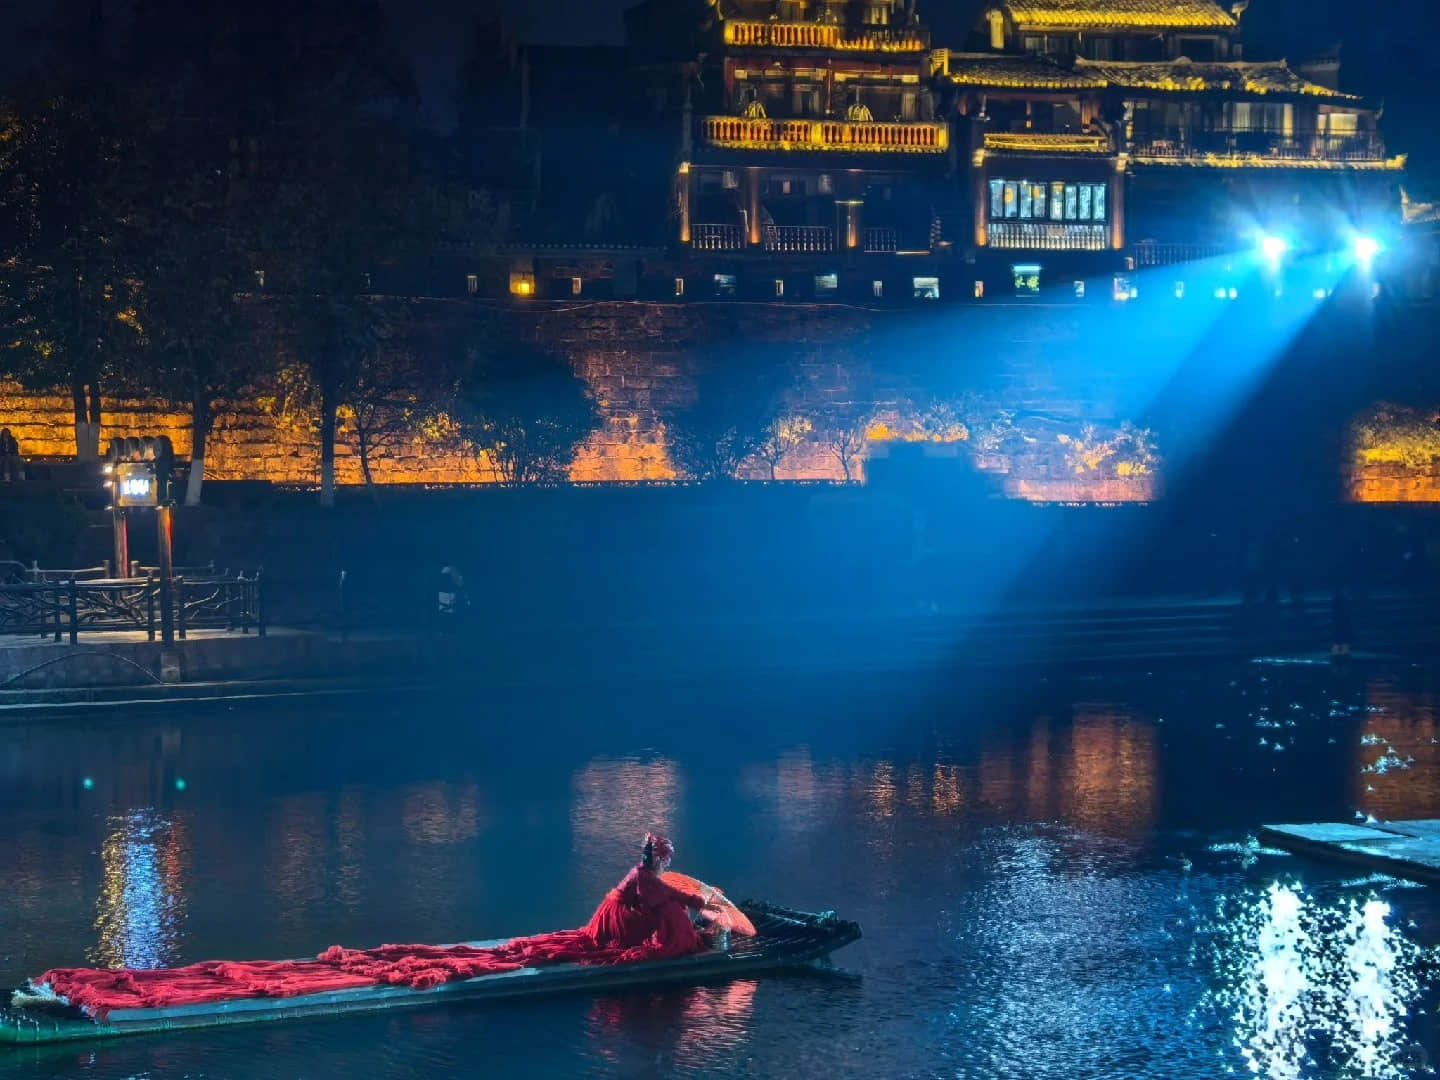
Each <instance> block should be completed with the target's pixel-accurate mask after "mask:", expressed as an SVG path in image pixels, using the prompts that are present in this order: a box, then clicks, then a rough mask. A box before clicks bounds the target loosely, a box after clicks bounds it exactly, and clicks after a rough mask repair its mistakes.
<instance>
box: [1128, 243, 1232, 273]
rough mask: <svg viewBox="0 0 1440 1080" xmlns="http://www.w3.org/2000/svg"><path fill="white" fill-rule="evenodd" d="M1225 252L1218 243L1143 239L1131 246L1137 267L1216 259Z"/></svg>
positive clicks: (1131, 252) (1131, 253)
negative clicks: (1171, 242)
mask: <svg viewBox="0 0 1440 1080" xmlns="http://www.w3.org/2000/svg"><path fill="white" fill-rule="evenodd" d="M1224 254H1225V249H1224V248H1223V247H1221V246H1219V245H1218V244H1159V243H1155V242H1154V241H1149V240H1142V241H1140V243H1138V244H1135V245H1133V246H1132V247H1131V248H1130V255H1131V257H1132V258H1133V259H1134V260H1135V268H1136V269H1137V270H1138V269H1142V268H1144V267H1147V266H1171V265H1173V264H1175V263H1187V262H1199V261H1200V260H1201V259H1214V258H1218V257H1219V256H1221V255H1224Z"/></svg>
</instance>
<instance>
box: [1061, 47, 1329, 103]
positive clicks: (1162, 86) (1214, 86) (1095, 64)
mask: <svg viewBox="0 0 1440 1080" xmlns="http://www.w3.org/2000/svg"><path fill="white" fill-rule="evenodd" d="M1075 70H1076V71H1077V72H1083V73H1085V74H1088V75H1092V76H1094V77H1096V78H1098V79H1100V80H1102V81H1103V82H1106V83H1109V84H1110V85H1111V86H1120V87H1127V88H1129V89H1132V90H1169V91H1173V92H1176V93H1189V94H1199V93H1205V92H1207V91H1212V90H1228V91H1232V92H1241V93H1246V94H1256V95H1261V96H1263V95H1266V94H1281V95H1290V96H1305V97H1315V98H1329V99H1330V100H1332V101H1355V100H1358V99H1357V98H1355V97H1353V96H1352V95H1350V94H1342V93H1340V92H1339V91H1338V90H1331V89H1329V88H1328V87H1325V86H1321V85H1319V84H1318V83H1312V82H1309V81H1307V80H1305V79H1302V78H1301V77H1300V76H1299V75H1296V74H1295V72H1293V71H1291V70H1290V68H1289V67H1287V66H1286V64H1285V61H1283V60H1275V61H1267V62H1264V63H1257V64H1242V63H1203V64H1197V63H1194V62H1193V61H1190V60H1186V59H1185V58H1184V57H1181V58H1180V59H1179V60H1167V61H1163V62H1160V63H1139V64H1135V63H1120V62H1117V61H1109V60H1076V61H1075Z"/></svg>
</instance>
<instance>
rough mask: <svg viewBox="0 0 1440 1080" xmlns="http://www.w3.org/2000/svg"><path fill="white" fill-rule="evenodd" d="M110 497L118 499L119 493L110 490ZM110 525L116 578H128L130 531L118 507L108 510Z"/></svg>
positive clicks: (123, 514) (123, 512)
mask: <svg viewBox="0 0 1440 1080" xmlns="http://www.w3.org/2000/svg"><path fill="white" fill-rule="evenodd" d="M110 497H111V498H112V499H118V498H119V492H117V491H115V490H114V489H111V492H110ZM110 515H111V525H112V527H113V528H114V531H115V570H114V576H115V577H117V578H123V577H129V576H130V531H129V527H128V524H127V522H126V521H125V511H124V510H121V509H120V507H118V506H112V507H111V508H110Z"/></svg>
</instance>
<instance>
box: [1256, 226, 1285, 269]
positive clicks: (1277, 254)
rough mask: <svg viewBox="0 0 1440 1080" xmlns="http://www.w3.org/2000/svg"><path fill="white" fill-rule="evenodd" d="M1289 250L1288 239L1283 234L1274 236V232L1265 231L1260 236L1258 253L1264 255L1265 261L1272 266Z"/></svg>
mask: <svg viewBox="0 0 1440 1080" xmlns="http://www.w3.org/2000/svg"><path fill="white" fill-rule="evenodd" d="M1289 250H1290V241H1288V240H1286V239H1285V237H1283V236H1276V235H1275V234H1274V233H1266V234H1265V235H1264V236H1262V237H1260V254H1261V255H1263V256H1265V261H1266V262H1268V263H1270V264H1271V265H1272V266H1273V265H1275V264H1276V263H1278V262H1279V261H1280V260H1281V259H1283V258H1284V257H1285V253H1286V252H1287V251H1289Z"/></svg>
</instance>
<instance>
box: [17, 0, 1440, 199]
mask: <svg viewBox="0 0 1440 1080" xmlns="http://www.w3.org/2000/svg"><path fill="white" fill-rule="evenodd" d="M59 2H62V0H0V28H3V29H0V84H3V83H4V82H5V81H6V79H7V77H13V76H14V75H15V74H16V73H17V72H20V71H23V70H24V69H25V67H26V63H27V60H29V59H30V54H31V52H32V51H33V47H32V46H31V45H29V44H28V43H27V40H26V34H25V32H24V31H25V28H26V27H27V26H33V25H35V24H36V23H38V22H43V21H44V20H45V19H47V18H48V17H49V14H50V12H51V10H52V9H53V8H54V6H55V5H56V4H57V3H59ZM69 2H71V3H74V2H76V0H69ZM105 2H106V3H107V4H113V5H114V6H115V8H123V6H124V5H125V4H126V3H127V2H128V0H105ZM199 2H201V3H211V2H218V3H237V2H239V3H243V2H244V0H199ZM295 2H296V3H304V2H305V0H295ZM381 2H382V3H383V4H384V6H385V9H386V12H387V14H388V22H389V28H390V33H391V35H392V37H393V38H394V39H395V41H396V44H397V45H398V46H400V48H401V49H402V51H403V52H404V54H405V55H407V56H408V57H409V58H410V60H411V61H412V63H413V64H414V67H415V72H416V76H417V81H418V82H419V84H420V87H421V91H422V93H423V95H424V98H425V101H426V111H427V113H428V116H429V119H430V122H431V123H432V124H434V125H435V126H437V127H442V128H443V127H445V126H447V122H448V120H449V119H450V117H451V116H452V115H453V104H452V97H453V91H454V86H455V76H456V71H457V68H458V66H459V63H460V59H461V53H462V50H463V49H464V44H465V38H466V31H467V28H468V27H469V25H470V24H471V21H472V20H473V19H475V18H476V16H477V15H480V14H482V13H486V12H494V11H496V10H498V9H503V10H505V11H506V12H508V16H509V21H510V23H511V25H512V26H513V27H514V30H515V32H516V34H517V35H518V36H519V37H520V38H521V39H522V40H525V41H532V42H539V43H551V44H556V43H558V44H598V43H608V44H619V42H620V40H621V35H622V32H623V30H622V15H623V13H624V11H625V9H626V7H628V6H630V4H632V3H634V2H635V0H381ZM984 2H985V0H920V4H919V7H920V12H921V15H922V17H923V18H925V19H926V21H927V22H929V24H930V25H931V27H932V28H933V29H934V31H935V40H936V42H937V44H948V45H951V46H961V45H963V44H964V40H965V32H966V30H967V28H969V27H971V26H973V25H974V23H975V19H976V16H977V13H978V12H979V10H980V9H981V8H982V7H983V5H984ZM1221 2H1222V3H1225V4H1227V6H1228V3H1229V2H1230V0H1221ZM1433 4H1434V0H1387V2H1385V3H1380V4H1374V3H1366V4H1362V3H1361V2H1360V0H1251V2H1250V9H1249V11H1248V12H1247V13H1246V15H1245V23H1246V26H1247V29H1249V30H1250V31H1251V33H1252V34H1256V33H1257V32H1259V33H1258V36H1259V37H1261V38H1263V39H1264V40H1263V41H1257V42H1254V44H1256V45H1259V46H1260V48H1259V50H1258V54H1259V55H1264V54H1272V55H1273V54H1279V55H1285V56H1287V57H1288V58H1289V59H1291V60H1292V61H1293V60H1297V59H1300V58H1302V57H1303V56H1304V55H1305V53H1306V52H1307V51H1311V50H1318V49H1322V48H1324V47H1325V46H1326V45H1328V44H1331V43H1332V42H1334V41H1335V40H1337V39H1339V38H1341V37H1344V38H1345V39H1346V51H1345V57H1344V68H1345V75H1346V76H1347V79H1346V81H1347V82H1349V83H1350V85H1349V86H1347V87H1346V89H1351V90H1356V91H1361V92H1365V93H1369V94H1374V95H1377V96H1380V97H1383V98H1386V99H1388V107H1387V110H1386V117H1385V124H1384V129H1385V130H1386V131H1387V133H1388V134H1389V135H1390V142H1391V143H1392V144H1393V145H1394V146H1395V147H1396V148H1397V149H1401V148H1403V149H1409V150H1412V151H1414V158H1413V159H1412V165H1414V166H1418V167H1419V170H1420V171H1423V172H1427V173H1429V174H1430V175H1431V176H1432V177H1435V176H1440V132H1437V130H1436V128H1435V126H1434V125H1433V124H1432V123H1431V119H1430V110H1431V109H1432V108H1433V103H1434V102H1435V101H1436V99H1437V94H1436V90H1435V84H1434V81H1433V80H1434V76H1433V72H1434V70H1435V67H1436V64H1437V62H1440V48H1437V47H1436V46H1435V45H1434V41H1435V38H1434V37H1433V35H1432V34H1431V33H1429V32H1428V31H1429V30H1430V29H1431V28H1432V27H1433V24H1434V21H1435V16H1434V11H1433ZM1262 28H1263V29H1262ZM1252 55H1256V53H1252ZM600 92H603V88H602V89H601V91H600Z"/></svg>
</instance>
